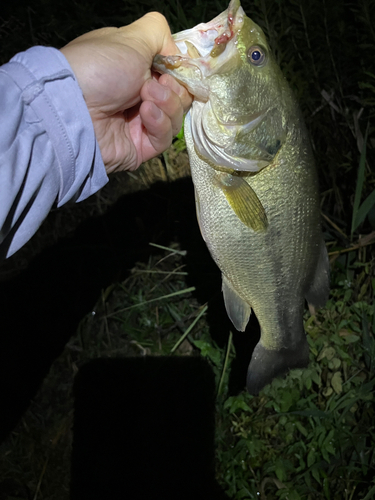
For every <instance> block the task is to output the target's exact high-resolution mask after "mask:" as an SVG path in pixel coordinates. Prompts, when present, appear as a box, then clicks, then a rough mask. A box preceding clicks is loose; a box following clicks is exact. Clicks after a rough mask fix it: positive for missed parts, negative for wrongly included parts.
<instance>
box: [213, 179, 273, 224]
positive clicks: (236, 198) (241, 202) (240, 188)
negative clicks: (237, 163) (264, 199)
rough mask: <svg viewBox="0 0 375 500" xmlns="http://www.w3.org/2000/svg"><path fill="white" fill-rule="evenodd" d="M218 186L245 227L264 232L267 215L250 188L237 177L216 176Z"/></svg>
mask: <svg viewBox="0 0 375 500" xmlns="http://www.w3.org/2000/svg"><path fill="white" fill-rule="evenodd" d="M218 184H219V186H220V188H221V189H222V191H223V193H224V194H225V197H226V199H227V201H228V203H229V205H230V206H231V208H232V209H233V211H234V213H235V214H236V215H237V217H238V218H239V219H240V221H241V222H243V223H244V224H245V226H247V227H250V228H251V229H253V231H265V230H266V229H267V226H268V221H267V215H266V212H265V210H264V208H263V205H262V204H261V202H260V200H259V198H258V196H257V195H256V193H255V191H254V190H253V189H252V188H251V186H250V185H249V184H248V183H247V182H246V181H245V179H243V178H242V177H240V176H238V175H230V174H221V173H220V174H218Z"/></svg>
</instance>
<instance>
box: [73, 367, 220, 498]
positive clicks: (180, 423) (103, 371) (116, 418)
mask: <svg viewBox="0 0 375 500" xmlns="http://www.w3.org/2000/svg"><path fill="white" fill-rule="evenodd" d="M74 394H75V418H74V440H73V454H72V483H71V500H93V499H96V498H98V499H99V498H100V499H101V500H104V499H109V500H120V499H131V500H138V499H139V500H140V499H142V500H145V499H147V500H152V499H163V500H168V499H173V500H176V499H179V500H181V499H182V500H183V499H185V498H186V499H189V500H192V499H194V500H197V499H202V500H203V499H204V500H209V499H215V500H219V499H225V498H227V497H226V496H225V495H224V494H223V493H222V491H221V490H220V488H219V487H218V485H217V483H216V482H215V479H214V408H215V385H214V377H213V373H212V370H211V368H210V366H209V365H208V363H207V362H206V361H205V360H204V359H202V358H199V357H189V358H185V357H184V358H183V357H141V358H123V359H99V360H95V361H92V362H90V363H88V364H87V365H85V366H84V367H83V368H82V369H81V370H80V373H79V374H78V375H77V378H76V381H75V386H74Z"/></svg>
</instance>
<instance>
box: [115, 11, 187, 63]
mask: <svg viewBox="0 0 375 500" xmlns="http://www.w3.org/2000/svg"><path fill="white" fill-rule="evenodd" d="M120 29H122V30H124V35H126V37H127V38H128V37H129V35H130V36H131V38H132V44H133V43H134V45H137V50H138V51H139V52H140V53H141V54H142V55H143V57H144V58H145V59H146V60H147V61H148V62H149V63H150V66H151V64H152V61H153V59H154V57H155V56H156V54H162V55H165V56H167V55H173V54H178V53H179V52H180V51H179V50H178V48H177V46H176V44H175V42H174V40H173V38H172V34H171V30H170V28H169V25H168V22H167V20H166V18H165V17H164V16H163V15H162V14H160V13H159V12H149V13H148V14H146V15H144V16H143V17H141V18H140V19H138V20H137V21H134V23H132V24H130V25H128V26H124V28H120Z"/></svg>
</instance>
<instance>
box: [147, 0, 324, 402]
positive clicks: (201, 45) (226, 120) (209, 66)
mask: <svg viewBox="0 0 375 500" xmlns="http://www.w3.org/2000/svg"><path fill="white" fill-rule="evenodd" d="M174 40H175V42H176V44H177V46H178V48H179V50H180V51H181V54H176V55H175V56H160V55H158V56H156V57H155V59H154V68H155V69H156V70H157V71H159V72H161V73H169V74H171V75H173V76H174V77H175V78H176V79H177V80H178V81H179V82H180V83H182V84H183V85H185V86H186V87H187V89H188V90H189V91H190V92H191V94H193V95H194V101H193V104H192V107H191V110H190V112H189V113H188V115H187V116H186V119H185V139H186V145H187V149H188V153H189V160H190V166H191V173H192V178H193V182H194V186H195V197H196V209H197V217H198V222H199V226H200V230H201V233H202V236H203V238H204V240H205V242H206V244H207V247H208V248H209V251H210V253H211V255H212V257H213V259H214V260H215V262H216V264H217V265H218V266H219V268H220V270H221V272H222V290H223V294H224V301H225V307H226V310H227V313H228V315H229V317H230V319H231V321H232V322H233V325H234V326H235V327H236V329H237V330H239V331H244V330H245V328H246V325H247V323H248V321H249V317H250V313H251V310H252V309H253V310H254V313H255V314H256V317H257V319H258V321H259V324H260V327H261V338H260V341H259V342H258V344H257V345H256V347H255V349H254V352H253V355H252V358H251V361H250V365H249V369H248V375H247V388H248V391H249V392H250V393H252V394H257V393H258V392H259V390H260V389H262V388H263V387H264V385H266V384H267V383H269V382H270V381H271V380H272V379H273V378H274V377H275V376H278V375H281V374H284V373H286V372H287V371H288V370H289V369H291V368H296V367H304V366H306V365H307V363H308V359H309V348H308V343H307V340H306V334H305V332H304V327H303V312H304V306H305V299H306V300H307V301H308V302H309V303H310V304H312V305H313V306H315V307H320V306H322V305H324V304H325V302H326V300H327V298H328V293H329V263H328V256H327V251H326V247H325V244H324V241H323V237H322V232H321V227H320V208H319V190H318V180H317V173H316V168H315V164H314V159H313V153H312V150H311V146H310V141H309V138H308V134H307V131H306V128H305V125H304V122H303V118H302V116H301V113H300V110H299V108H298V105H297V102H296V100H295V98H294V96H293V93H292V91H291V89H290V88H289V85H288V83H287V81H286V80H285V78H284V76H283V74H282V72H281V70H280V69H279V67H278V65H277V63H276V61H275V59H274V57H273V55H272V53H271V51H270V48H269V46H268V43H267V40H266V37H265V35H264V33H263V31H262V30H261V28H260V27H259V26H258V25H257V24H255V23H254V22H253V21H252V20H251V19H249V18H248V17H247V16H246V15H245V13H244V11H243V9H242V7H241V6H240V2H239V0H232V1H231V2H230V4H229V7H228V9H227V10H226V11H224V12H223V13H222V14H220V15H219V16H217V17H216V18H215V19H213V20H212V21H210V22H209V23H206V24H204V23H202V24H199V25H197V26H195V27H194V28H192V29H188V30H185V31H182V32H180V33H177V34H175V35H174Z"/></svg>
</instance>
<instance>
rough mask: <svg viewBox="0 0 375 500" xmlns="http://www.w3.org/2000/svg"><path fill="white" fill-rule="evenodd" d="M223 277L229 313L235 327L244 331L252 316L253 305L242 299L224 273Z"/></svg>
mask: <svg viewBox="0 0 375 500" xmlns="http://www.w3.org/2000/svg"><path fill="white" fill-rule="evenodd" d="M222 278H223V285H222V290H223V295H224V302H225V309H226V311H227V314H228V316H229V318H230V320H231V321H232V323H233V325H234V327H235V328H236V329H237V330H238V331H240V332H244V331H245V328H246V325H247V323H248V321H249V318H250V314H251V307H250V306H249V304H248V303H247V302H245V301H244V300H243V299H241V297H240V296H239V295H238V293H237V292H236V291H234V290H233V288H232V286H231V285H230V283H229V282H228V280H227V278H226V277H225V276H224V275H222Z"/></svg>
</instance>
